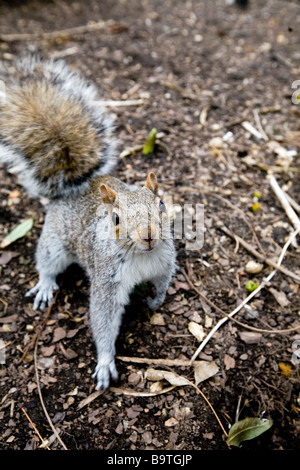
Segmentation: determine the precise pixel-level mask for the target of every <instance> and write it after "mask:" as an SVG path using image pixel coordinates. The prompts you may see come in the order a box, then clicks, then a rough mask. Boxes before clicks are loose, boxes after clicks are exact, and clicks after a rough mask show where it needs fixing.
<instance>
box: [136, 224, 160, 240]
mask: <svg viewBox="0 0 300 470" xmlns="http://www.w3.org/2000/svg"><path fill="white" fill-rule="evenodd" d="M140 238H141V240H142V241H143V242H146V243H151V242H152V241H153V240H154V239H156V238H158V236H157V229H156V227H152V226H151V227H143V229H141V230H140Z"/></svg>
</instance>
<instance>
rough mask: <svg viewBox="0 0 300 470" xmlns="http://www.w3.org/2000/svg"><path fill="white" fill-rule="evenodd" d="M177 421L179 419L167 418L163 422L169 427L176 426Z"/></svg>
mask: <svg viewBox="0 0 300 470" xmlns="http://www.w3.org/2000/svg"><path fill="white" fill-rule="evenodd" d="M178 423H179V421H178V420H177V419H176V418H169V419H167V421H166V422H165V426H167V427H168V428H171V427H173V426H176V424H178Z"/></svg>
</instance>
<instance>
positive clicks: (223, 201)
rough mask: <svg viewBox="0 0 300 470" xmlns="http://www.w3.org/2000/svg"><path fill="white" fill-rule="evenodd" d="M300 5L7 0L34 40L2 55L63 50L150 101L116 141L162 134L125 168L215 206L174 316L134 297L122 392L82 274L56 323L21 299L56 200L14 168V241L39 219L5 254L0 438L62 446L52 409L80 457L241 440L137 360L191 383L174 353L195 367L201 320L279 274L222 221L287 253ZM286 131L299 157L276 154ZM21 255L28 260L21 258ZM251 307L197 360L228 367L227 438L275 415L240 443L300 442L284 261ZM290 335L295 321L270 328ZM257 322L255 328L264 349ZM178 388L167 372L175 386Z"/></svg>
mask: <svg viewBox="0 0 300 470" xmlns="http://www.w3.org/2000/svg"><path fill="white" fill-rule="evenodd" d="M299 13H300V5H299V4H298V3H297V2H283V1H256V2H254V1H253V2H252V4H251V2H250V7H249V8H248V9H247V10H241V9H239V8H237V7H236V6H234V5H233V6H226V5H225V1H215V2H208V1H207V2H205V1H200V0H199V1H196V0H189V1H183V0H165V1H164V2H161V1H159V0H151V1H150V0H130V1H127V0H118V1H115V2H110V1H108V0H105V1H101V2H98V1H95V0H86V1H84V2H83V1H76V2H75V1H74V2H73V1H71V2H67V1H64V0H56V1H55V0H53V1H50V0H49V1H37V0H27V1H3V2H1V4H0V28H1V29H0V31H1V33H0V34H1V35H4V34H17V33H26V34H27V35H32V36H31V37H30V36H27V37H25V38H23V39H22V38H18V37H16V38H11V37H2V40H1V37H0V57H1V59H2V60H3V61H5V62H6V63H8V65H9V66H10V67H11V68H12V71H13V67H14V66H13V61H14V59H15V57H17V56H19V55H20V54H21V53H24V52H26V51H32V50H36V49H38V50H39V51H40V53H41V54H42V56H44V57H53V56H54V57H63V58H64V59H65V60H66V61H67V62H68V63H69V64H70V65H71V66H72V67H74V68H76V69H79V70H81V72H82V73H83V74H85V75H86V76H87V77H88V78H91V79H92V80H93V81H95V82H96V83H97V84H98V86H99V88H100V90H101V92H102V94H103V97H104V99H106V100H142V104H140V105H139V106H137V105H135V106H123V107H115V108H113V112H114V113H115V114H116V126H117V128H116V133H117V134H118V135H119V137H120V152H121V151H123V150H125V149H127V148H131V147H135V146H138V145H141V144H143V142H144V141H145V139H146V136H147V134H148V132H149V131H150V130H151V129H152V128H153V127H156V128H157V130H158V132H159V137H160V142H161V144H162V145H158V146H157V147H156V150H155V152H154V154H152V155H148V156H144V155H143V154H142V153H141V152H136V153H135V154H133V155H129V156H127V157H125V158H123V159H121V160H120V162H119V166H118V174H119V176H120V178H121V179H123V180H125V181H128V182H130V183H134V182H136V183H137V184H142V183H143V182H144V180H145V175H146V173H147V171H148V170H149V169H153V170H154V171H155V172H156V174H157V176H158V178H159V180H160V182H161V187H162V188H163V190H164V192H165V193H167V194H170V195H172V196H173V198H174V200H175V202H177V203H178V204H180V205H183V204H184V203H190V204H192V205H193V207H195V204H196V203H202V204H204V208H205V234H204V235H205V236H204V243H203V247H202V248H201V250H192V251H191V250H187V247H186V240H177V241H176V246H177V251H178V264H179V267H180V270H179V271H178V273H177V274H176V276H175V278H174V282H173V284H172V287H171V288H170V290H169V293H168V297H167V299H166V302H165V304H164V305H163V307H162V308H161V309H159V311H158V312H156V313H161V314H162V318H163V323H164V324H163V325H157V324H153V314H152V313H151V314H150V313H149V312H148V311H147V309H146V308H145V307H144V306H143V304H142V302H141V299H140V294H139V293H136V295H135V297H134V298H133V300H132V303H131V305H130V306H129V307H128V309H127V312H126V315H125V316H124V321H123V325H122V329H121V333H120V336H119V339H118V342H117V353H118V356H129V357H131V358H132V359H131V360H130V361H129V362H124V360H121V359H117V367H118V370H119V380H118V381H117V382H116V383H113V384H112V385H113V386H114V387H118V388H119V389H120V391H119V392H117V391H116V390H114V389H112V390H108V391H106V392H105V393H103V394H102V395H100V396H98V397H97V398H94V396H93V395H91V394H93V393H94V387H95V383H94V380H93V379H92V378H91V374H92V372H93V370H94V367H95V349H94V345H93V342H92V339H91V334H90V330H89V323H88V283H87V281H86V279H85V277H84V273H83V272H82V271H81V270H80V269H79V268H78V267H76V266H72V268H71V269H69V270H68V272H67V273H65V274H64V275H63V276H61V279H60V286H61V290H60V291H59V294H58V296H57V299H56V302H55V304H54V305H53V308H52V311H51V313H50V316H49V318H48V319H47V321H46V322H45V323H43V319H44V318H45V313H41V312H35V311H33V310H32V305H31V303H30V301H28V299H25V298H24V294H25V292H26V291H27V290H28V289H29V288H30V286H31V285H32V284H33V283H34V282H35V281H36V277H35V275H36V271H35V265H34V250H35V246H36V243H37V239H38V236H39V233H40V230H41V226H42V223H43V217H44V207H43V205H42V203H41V201H36V200H34V199H32V198H30V197H29V196H27V195H26V194H25V193H24V191H23V190H22V189H21V188H20V187H19V186H18V185H17V182H16V180H15V178H14V177H13V176H12V175H10V174H8V173H7V172H5V170H4V168H1V169H0V181H1V188H0V195H1V200H0V201H1V205H0V238H1V239H2V238H3V237H4V236H5V234H6V233H8V232H9V231H10V230H11V229H12V228H13V227H15V226H16V225H17V224H18V223H20V221H22V220H25V219H26V218H28V217H31V216H33V217H34V227H33V229H32V230H31V231H30V232H29V233H28V234H27V235H26V237H24V238H22V239H20V240H19V241H17V242H15V243H14V244H13V245H11V246H9V247H7V248H6V249H5V250H2V251H1V252H0V260H1V261H0V263H1V265H0V333H1V336H0V338H1V340H2V345H3V342H4V344H5V359H4V360H3V354H2V362H3V364H2V365H0V386H1V388H0V390H1V396H0V436H1V437H0V448H1V449H13V450H16V449H18V450H22V449H36V448H39V446H40V444H41V439H40V437H39V436H38V434H37V431H38V432H39V433H40V436H41V437H42V438H43V439H50V443H49V447H50V448H52V449H61V447H62V445H61V443H60V442H59V441H58V440H57V439H54V440H53V441H52V436H53V431H52V429H51V427H50V425H49V421H48V419H47V417H46V413H45V409H46V411H47V412H48V414H49V416H50V418H51V420H52V422H53V424H54V425H55V427H56V429H57V430H58V431H59V433H60V437H61V439H62V441H63V442H64V444H65V446H66V447H67V448H68V449H71V450H75V449H80V450H87V449H88V450H90V449H98V450H99V449H104V450H108V449H109V450H115V451H116V450H143V449H155V450H179V449H183V450H192V449H194V450H216V449H217V450H226V449H227V448H228V447H227V445H226V439H225V436H224V433H223V431H222V429H221V427H220V425H219V423H218V421H217V420H216V417H215V416H214V414H213V412H212V410H211V408H210V407H209V406H208V404H207V402H205V400H204V399H203V397H202V396H201V395H200V394H199V393H197V391H196V390H195V388H193V387H192V386H178V387H176V388H174V389H173V390H171V391H168V392H164V393H161V394H156V395H154V396H151V395H149V394H148V396H147V393H149V390H150V386H151V382H150V381H149V380H147V379H146V378H145V372H146V370H147V369H148V368H149V367H150V365H149V364H146V363H137V362H136V358H148V359H150V358H152V359H169V360H170V361H171V362H170V365H169V366H161V365H160V366H157V365H155V367H156V368H157V367H158V368H159V369H164V370H171V371H174V372H176V373H177V374H179V375H181V376H183V377H186V378H188V379H189V380H191V381H192V382H194V376H193V367H178V366H174V365H172V361H173V360H174V359H185V360H189V359H190V358H191V357H192V356H193V354H194V353H195V351H196V349H197V347H198V345H199V341H198V340H197V339H196V338H195V337H194V336H193V335H192V334H191V333H190V331H189V329H188V325H189V323H190V322H191V321H194V322H196V323H198V324H199V325H201V326H202V327H203V330H204V332H205V333H209V331H210V330H211V328H212V327H213V326H214V325H215V324H216V323H217V322H218V320H219V319H220V318H222V313H220V311H219V310H218V308H219V309H222V310H223V311H224V312H226V313H230V312H231V311H233V310H234V308H235V307H236V306H237V305H238V304H239V303H240V302H241V300H242V299H244V298H245V297H246V296H247V291H246V289H245V285H246V283H247V282H248V281H249V280H253V281H255V282H258V283H259V282H262V280H263V279H264V277H266V276H267V274H269V273H270V272H271V269H272V268H270V266H268V264H267V263H264V265H263V270H262V271H261V272H260V273H258V274H249V273H248V272H247V271H246V264H247V262H248V261H249V260H255V261H257V260H256V258H254V256H253V255H251V254H250V253H249V252H248V251H247V250H246V249H245V248H244V247H243V246H242V245H241V243H238V242H236V241H234V239H232V238H231V237H229V236H228V235H226V234H225V233H224V232H223V231H222V230H221V229H220V227H219V224H220V222H222V223H223V224H225V225H226V227H228V228H230V229H231V230H232V231H233V232H234V233H235V234H236V235H239V236H240V237H241V238H242V239H243V240H245V241H247V242H248V243H249V244H250V245H252V246H253V247H255V248H256V250H257V251H259V252H260V253H262V252H264V255H265V257H266V258H274V259H275V260H277V259H278V256H279V254H280V249H281V247H282V246H283V245H284V243H285V241H286V239H287V237H288V235H289V234H290V232H291V230H292V226H291V222H290V220H289V219H288V217H287V215H286V213H285V212H284V210H283V208H282V207H281V204H280V203H279V201H278V199H277V198H276V196H275V195H274V193H273V191H272V189H271V188H270V184H269V181H268V179H267V169H268V168H269V167H270V166H271V167H275V168H274V174H275V176H276V179H277V181H278V182H279V184H280V185H281V186H285V188H286V189H287V190H288V193H289V195H290V196H291V197H292V198H293V199H294V200H296V201H298V204H299V203H300V201H299V194H300V191H299V188H300V180H299V168H300V167H299V145H300V126H299V110H300V108H299V106H300V105H298V106H297V105H296V104H293V102H292V99H291V98H292V93H293V91H295V90H294V89H293V88H292V83H293V82H294V81H295V80H297V79H298V80H299V79H300V53H299V40H300V28H299V16H300V15H299ZM100 20H103V21H105V22H106V23H105V25H104V27H103V28H102V29H97V30H94V31H86V32H84V33H83V34H75V33H72V32H71V33H70V32H69V33H59V34H56V35H55V36H54V37H53V36H44V37H35V36H34V33H42V32H43V33H45V32H51V31H59V30H63V29H66V28H76V27H78V26H81V25H86V24H88V23H89V22H97V21H100ZM12 39H14V40H12ZM298 88H300V87H298ZM246 120H247V121H249V122H250V123H251V124H252V125H253V126H254V127H255V128H256V129H259V125H261V127H262V129H263V131H264V132H265V133H266V137H265V138H263V137H262V138H257V137H255V136H254V135H253V134H251V133H250V132H249V131H247V130H246V129H245V128H244V127H243V125H242V122H243V121H246ZM228 132H231V133H232V134H228ZM224 136H226V137H225V139H224ZM227 138H228V139H229V140H227ZM274 142H275V143H277V144H280V145H281V146H282V147H283V149H285V150H286V151H287V150H296V151H298V154H296V155H293V154H292V155H293V156H292V157H290V156H289V155H290V154H286V152H285V153H284V155H283V156H281V157H280V155H278V154H277V153H276V147H275V144H274ZM250 157H251V158H252V160H251V159H250ZM253 162H254V163H253ZM13 191H14V192H13ZM255 191H259V192H260V193H261V197H260V198H259V202H260V208H259V209H258V210H257V211H256V212H253V211H252V210H251V207H252V205H253V203H254V202H255V201H254V196H253V194H254V192H255ZM7 253H12V255H14V256H13V257H11V256H9V257H8V258H7ZM3 255H5V257H3ZM283 266H284V267H285V268H287V269H289V270H290V271H292V272H293V273H294V274H297V275H298V276H300V267H299V266H300V251H299V247H294V246H290V247H289V249H288V251H287V253H286V255H285V258H284V260H283ZM182 269H184V271H185V272H186V273H187V275H188V280H189V281H190V283H188V281H187V279H186V278H185V277H184V275H183V272H182ZM192 286H194V287H196V289H197V290H198V291H200V293H201V294H202V296H199V295H198V293H197V291H196V290H195V289H194V288H193V287H192ZM276 293H279V297H278V295H277V296H276ZM274 294H275V295H274ZM203 296H205V297H206V298H207V299H209V300H208V301H207V300H205V298H204V297H203ZM209 301H211V302H213V304H214V305H215V306H216V307H217V308H216V307H215V306H214V305H212V304H211V303H209ZM249 306H250V307H251V309H250V310H249V308H248V309H247V308H244V309H242V310H241V311H240V312H239V313H238V314H236V316H235V317H234V318H236V319H237V320H239V321H240V322H242V323H243V324H244V325H241V324H237V323H236V322H234V321H233V320H229V321H227V322H226V323H224V324H223V325H222V326H221V327H220V329H219V330H218V331H217V333H216V334H215V335H214V336H213V337H212V338H211V339H210V341H209V342H208V344H207V345H206V347H205V348H204V350H203V351H202V352H201V353H200V355H199V357H198V360H204V361H207V362H208V363H212V361H214V362H215V363H216V365H217V366H218V372H217V373H216V374H215V375H214V376H213V377H211V378H209V379H207V380H205V381H204V382H202V383H200V384H199V388H200V389H201V391H202V392H203V394H204V395H205V396H206V397H207V399H208V400H209V402H210V403H211V405H212V407H213V408H214V410H215V411H216V413H217V415H218V417H219V419H220V421H221V422H222V424H223V426H224V428H225V431H226V432H228V430H229V427H230V425H232V424H233V423H234V422H235V421H236V420H237V419H238V420H241V419H243V418H245V417H264V418H266V417H267V418H271V419H272V420H273V426H272V428H271V429H270V430H269V431H267V432H266V433H264V434H262V435H261V436H260V437H258V438H256V439H253V440H251V441H247V442H244V443H243V444H242V447H241V448H242V449H253V450H259V449H263V450H267V449H268V450H275V449H284V450H287V449H297V448H298V447H299V439H298V435H299V426H300V423H299V411H300V395H299V365H297V360H292V356H293V353H295V347H296V346H297V344H299V343H295V341H296V340H297V339H298V340H299V339H300V336H299V330H295V327H296V326H298V325H299V312H300V299H299V282H298V281H297V280H296V279H294V278H292V277H290V276H289V275H287V274H284V273H282V272H277V273H276V275H275V276H274V278H273V279H272V280H271V283H270V285H269V286H267V287H265V288H264V289H263V290H262V291H261V292H260V293H259V294H257V295H256V296H255V297H254V298H253V299H252V300H251V301H250V302H249ZM151 318H152V320H151ZM154 318H155V317H154ZM248 327H254V328H257V329H259V330H264V331H262V332H259V331H254V330H250V329H248ZM293 328H294V330H293ZM283 329H291V331H290V332H288V333H278V332H275V333H272V330H276V331H278V330H283ZM38 331H40V333H39V337H38V342H37V350H36V357H35V354H34V348H30V349H29V351H28V353H27V355H26V357H25V359H22V356H23V353H24V351H25V350H26V347H27V346H28V345H30V343H31V341H32V339H33V338H34V335H35V334H36V332H38ZM243 332H246V333H249V332H251V333H252V338H251V340H250V344H249V334H248V336H246V339H245V336H244V335H243V334H242V335H241V333H243ZM295 345H296V346H295ZM298 347H299V346H298ZM0 352H1V351H0ZM2 352H3V350H2ZM36 367H37V370H38V374H39V380H38V382H39V384H40V387H41V394H42V397H43V401H44V404H45V409H43V407H42V403H41V397H40V395H39V393H38V389H37V380H36ZM168 385H169V384H168V383H167V382H164V383H163V387H164V389H166V388H167V387H168ZM124 391H127V393H128V391H129V394H125V393H124ZM143 394H144V396H142V395H143ZM87 397H89V399H90V402H89V403H87V404H85V402H84V400H85V399H87ZM92 398H94V399H93V400H92ZM84 404H85V406H83V405H84ZM25 412H26V414H25ZM29 420H31V421H32V423H33V424H34V426H35V429H34V428H33V427H32V425H31V424H30V422H29Z"/></svg>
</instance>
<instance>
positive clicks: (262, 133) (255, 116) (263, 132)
mask: <svg viewBox="0 0 300 470" xmlns="http://www.w3.org/2000/svg"><path fill="white" fill-rule="evenodd" d="M253 115H254V119H255V124H256V126H257V127H258V130H259V132H260V133H261V135H262V137H263V139H264V140H266V141H267V140H269V137H268V136H267V134H266V133H265V131H264V130H263V127H262V125H261V122H260V118H259V113H258V111H257V109H254V110H253Z"/></svg>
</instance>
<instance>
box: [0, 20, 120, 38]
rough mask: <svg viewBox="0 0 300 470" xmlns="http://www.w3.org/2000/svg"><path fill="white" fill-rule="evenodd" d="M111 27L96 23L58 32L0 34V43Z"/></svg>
mask: <svg viewBox="0 0 300 470" xmlns="http://www.w3.org/2000/svg"><path fill="white" fill-rule="evenodd" d="M107 26H111V24H110V22H109V23H108V22H105V21H102V20H101V21H98V22H96V23H91V24H85V25H82V26H75V27H74V28H66V29H61V30H58V31H50V32H39V33H12V34H1V35H0V41H4V42H14V41H27V40H30V41H31V40H32V39H35V38H36V39H55V38H59V37H61V36H73V35H76V34H84V33H87V32H90V31H98V30H101V29H105V28H106V27H107Z"/></svg>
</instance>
